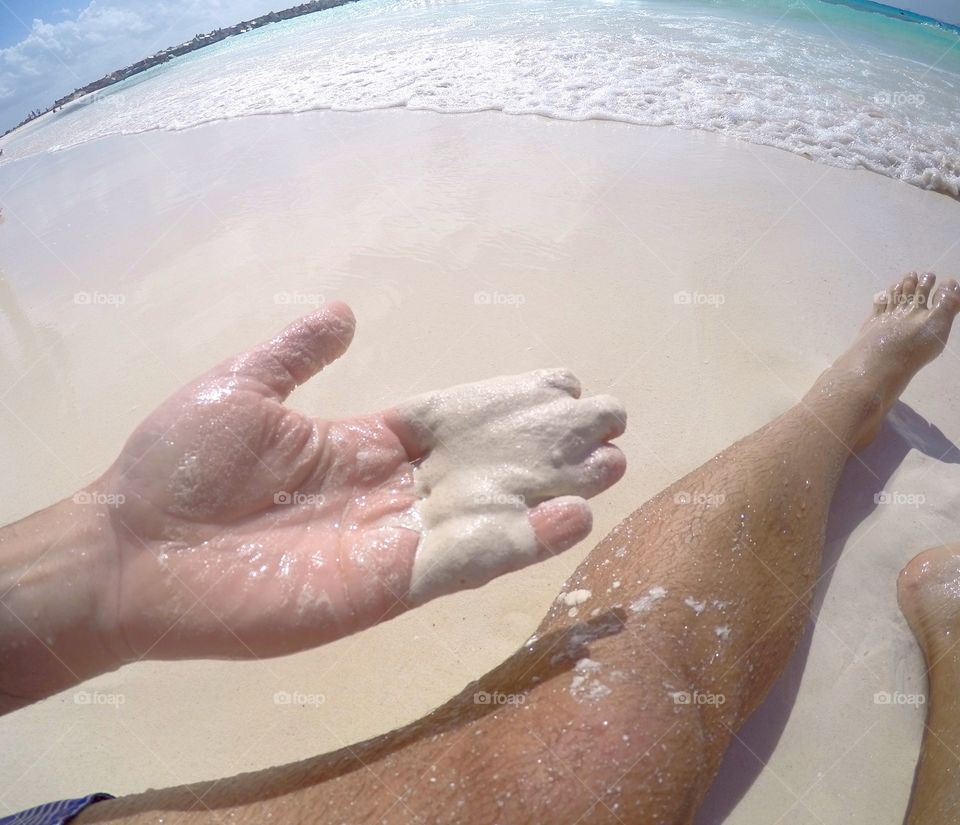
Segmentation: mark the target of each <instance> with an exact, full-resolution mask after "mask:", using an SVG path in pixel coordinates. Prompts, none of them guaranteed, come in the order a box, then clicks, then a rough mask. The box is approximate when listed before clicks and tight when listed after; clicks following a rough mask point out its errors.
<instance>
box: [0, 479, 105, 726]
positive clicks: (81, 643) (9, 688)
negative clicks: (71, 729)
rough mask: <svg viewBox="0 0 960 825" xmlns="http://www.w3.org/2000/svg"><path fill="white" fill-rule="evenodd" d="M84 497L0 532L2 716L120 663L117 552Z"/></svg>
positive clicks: (98, 509) (100, 510)
mask: <svg viewBox="0 0 960 825" xmlns="http://www.w3.org/2000/svg"><path fill="white" fill-rule="evenodd" d="M84 497H85V498H86V499H87V500H84ZM89 498H90V496H89V494H81V496H78V497H77V499H76V500H75V499H66V500H64V501H61V502H59V503H58V504H54V505H53V506H52V507H48V508H47V509H46V510H41V511H40V512H38V513H34V514H33V515H32V516H28V517H27V518H25V519H23V520H22V521H19V522H16V523H15V524H11V525H9V526H7V527H3V528H0V713H8V712H9V711H11V710H15V709H16V708H18V707H23V706H24V705H28V704H30V703H31V702H34V701H36V700H38V699H42V698H44V697H46V696H50V695H51V694H54V693H57V692H59V691H61V690H64V689H66V688H68V687H70V686H72V685H75V684H77V683H79V682H82V681H84V680H85V679H89V678H90V677H92V676H95V675H97V674H99V673H105V672H107V671H109V670H113V669H115V668H116V667H118V666H119V664H120V663H121V658H120V656H119V655H118V653H117V651H116V650H115V649H114V648H115V647H116V645H115V643H114V642H113V625H114V621H113V616H114V611H115V607H114V599H113V597H112V596H111V593H115V592H116V581H115V580H113V577H114V573H112V572H111V571H114V570H115V569H116V566H115V564H113V559H114V556H115V553H116V549H115V544H114V542H113V540H112V532H111V528H110V523H109V518H108V517H107V514H106V508H105V507H103V506H100V505H98V504H95V503H91V502H90V501H89Z"/></svg>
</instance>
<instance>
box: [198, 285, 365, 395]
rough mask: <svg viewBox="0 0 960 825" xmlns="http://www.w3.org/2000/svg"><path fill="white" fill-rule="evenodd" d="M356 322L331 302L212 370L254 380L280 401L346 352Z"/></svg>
mask: <svg viewBox="0 0 960 825" xmlns="http://www.w3.org/2000/svg"><path fill="white" fill-rule="evenodd" d="M355 325H356V319H355V318H354V316H353V312H352V311H351V310H350V307H348V306H347V305H346V304H344V303H343V302H341V301H331V302H330V303H328V304H324V305H323V307H321V308H320V309H319V310H317V311H316V312H314V313H312V314H310V315H306V316H304V317H303V318H300V319H298V320H296V321H294V322H293V323H292V324H290V325H289V326H288V327H286V329H284V330H283V331H282V332H281V333H280V334H279V335H277V336H275V337H274V338H272V339H270V340H269V341H267V342H265V343H263V344H260V345H259V346H257V347H254V348H253V349H251V350H248V351H247V352H244V353H241V354H240V355H238V356H236V357H235V358H232V359H229V360H228V361H225V362H224V363H223V364H221V365H220V366H219V367H216V368H215V369H214V370H212V373H213V374H214V375H217V376H223V375H230V376H234V377H241V378H246V379H249V380H252V381H256V382H257V383H259V384H261V385H263V387H265V388H266V390H267V392H268V393H269V394H271V395H273V396H274V397H276V398H277V400H279V401H282V400H284V399H285V398H286V397H287V396H288V395H289V394H290V393H291V392H292V391H293V390H294V388H295V387H297V386H299V385H300V384H303V383H304V382H305V381H307V380H308V379H310V378H312V377H313V376H314V375H316V374H317V373H318V372H320V370H322V369H323V368H324V367H325V366H327V365H328V364H330V363H332V362H333V361H336V360H337V358H339V357H340V356H341V355H343V353H344V352H346V350H347V347H349V346H350V341H351V340H352V339H353V332H354V327H355Z"/></svg>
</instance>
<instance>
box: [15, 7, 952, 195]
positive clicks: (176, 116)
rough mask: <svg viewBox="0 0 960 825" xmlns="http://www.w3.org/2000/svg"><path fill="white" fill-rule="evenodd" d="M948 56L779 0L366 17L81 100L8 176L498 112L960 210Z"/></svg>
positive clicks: (932, 41)
mask: <svg viewBox="0 0 960 825" xmlns="http://www.w3.org/2000/svg"><path fill="white" fill-rule="evenodd" d="M957 39H958V36H957V34H956V33H955V32H951V31H946V30H941V29H937V28H935V27H932V26H923V25H918V24H910V23H904V22H902V21H898V20H894V19H890V18H887V17H884V16H882V15H877V14H869V13H864V12H859V11H854V10H852V9H849V8H847V7H844V6H836V5H829V4H818V3H815V2H811V3H803V4H796V3H791V2H789V0H752V2H747V0H657V1H656V2H648V1H647V0H593V2H575V1H574V0H549V2H546V1H545V0H524V2H499V1H498V0H459V2H457V1H455V0H446V1H444V0H365V2H363V3H356V4H351V5H349V6H344V7H339V8H335V9H332V10H329V11H326V12H321V13H318V14H314V15H309V16H307V17H303V18H299V19H297V20H293V21H288V22H286V23H282V24H277V25H273V26H269V27H265V28H263V29H258V30H256V31H254V32H250V33H248V34H244V35H242V36H239V37H234V38H230V39H228V40H226V41H223V42H222V43H219V44H217V45H216V46H212V47H209V48H206V49H202V50H200V51H197V52H194V53H192V54H190V55H187V56H185V57H183V58H178V59H176V60H174V61H171V62H170V63H168V64H165V65H163V66H161V67H158V68H156V69H152V70H150V71H149V72H147V73H144V74H143V75H139V76H135V77H133V78H131V79H129V80H127V81H124V82H123V83H121V84H118V85H117V86H115V87H111V88H110V89H108V90H105V91H103V92H100V93H98V94H97V95H95V96H94V97H93V99H92V101H91V102H85V101H86V99H84V100H80V101H77V102H75V103H73V104H71V105H70V106H67V107H65V108H64V109H63V110H62V111H60V112H58V113H56V114H53V115H49V116H47V117H45V118H44V119H43V120H42V122H39V123H37V124H35V125H33V126H28V127H27V128H25V129H23V130H18V131H17V132H15V133H14V134H13V135H11V136H10V137H8V138H7V139H6V140H5V141H4V143H3V144H2V145H3V147H4V149H5V152H4V158H3V159H2V160H3V161H7V162H10V161H13V160H16V159H18V158H22V157H25V156H28V155H32V154H36V153H37V152H43V151H51V150H53V149H54V147H56V148H57V149H58V150H59V149H63V148H69V147H71V146H75V145H78V144H80V143H85V142H87V141H90V140H95V139H97V138H100V137H105V136H108V135H113V134H133V133H139V132H144V131H149V130H154V129H184V128H191V127H194V126H197V125H200V124H204V123H209V122H211V121H217V120H223V119H228V118H235V117H244V116H249V115H257V114H281V113H290V112H303V111H309V110H316V109H332V110H341V111H362V110H365V109H373V108H390V107H406V108H409V109H426V110H431V111H436V112H476V111H484V110H497V111H501V112H504V113H507V114H536V115H542V116H546V117H552V118H560V119H568V120H589V119H606V120H617V121H624V122H628V123H635V124H643V125H650V126H675V127H681V128H687V129H702V130H707V131H713V132H720V133H724V134H727V135H730V136H733V137H736V138H739V139H743V140H747V141H751V142H753V143H759V144H765V145H769V146H775V147H778V148H781V149H785V150H788V151H791V152H794V153H797V154H801V155H804V156H805V157H808V158H810V159H812V160H817V161H821V162H824V163H829V164H832V165H835V166H842V167H847V168H864V169H869V170H871V171H873V172H878V173H880V174H884V175H887V176H889V177H892V178H898V179H900V180H903V181H906V182H908V183H911V184H914V185H916V186H920V187H923V188H926V189H932V190H936V191H939V192H943V193H946V194H949V195H952V196H954V197H960V137H958V135H960V128H958V127H960V123H958V122H957V121H958V117H960V116H958V107H957V101H958V93H960V48H954V46H956V45H957V43H956V41H957Z"/></svg>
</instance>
